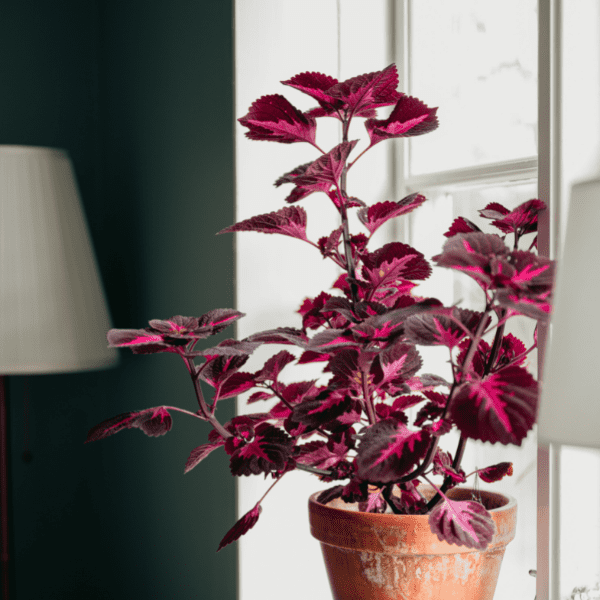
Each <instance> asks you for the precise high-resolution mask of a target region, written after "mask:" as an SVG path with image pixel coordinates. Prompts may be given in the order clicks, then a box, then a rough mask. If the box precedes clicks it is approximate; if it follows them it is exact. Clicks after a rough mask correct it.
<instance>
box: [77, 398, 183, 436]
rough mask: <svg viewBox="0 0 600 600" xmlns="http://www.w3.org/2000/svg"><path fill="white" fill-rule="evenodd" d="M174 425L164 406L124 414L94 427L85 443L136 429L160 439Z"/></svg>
mask: <svg viewBox="0 0 600 600" xmlns="http://www.w3.org/2000/svg"><path fill="white" fill-rule="evenodd" d="M172 425H173V420H172V419H171V415H170V414H169V412H168V411H167V409H166V408H165V407H164V406H158V407H155V408H147V409H146V410H142V411H139V412H127V413H122V414H120V415H117V416H116V417H113V418H112V419H107V420H106V421H102V423H100V424H98V425H96V426H95V427H92V429H90V430H89V432H88V435H87V438H86V440H85V443H86V444H87V443H88V442H95V441H97V440H103V439H104V438H107V437H109V436H111V435H114V434H115V433H118V432H119V431H123V429H134V428H137V429H141V430H142V431H143V432H144V433H145V434H146V435H148V436H150V437H158V436H160V435H164V434H165V433H167V431H169V430H170V429H171V426H172Z"/></svg>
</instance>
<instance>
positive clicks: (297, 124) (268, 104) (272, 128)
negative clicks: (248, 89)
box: [238, 94, 317, 145]
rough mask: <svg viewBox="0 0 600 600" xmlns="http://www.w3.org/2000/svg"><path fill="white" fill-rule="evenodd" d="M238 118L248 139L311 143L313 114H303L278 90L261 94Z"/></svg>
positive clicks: (312, 140) (313, 128)
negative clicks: (245, 128) (267, 94)
mask: <svg viewBox="0 0 600 600" xmlns="http://www.w3.org/2000/svg"><path fill="white" fill-rule="evenodd" d="M238 121H239V122H240V123H241V124H242V125H243V126H244V127H247V128H248V131H247V132H246V137H247V138H249V139H251V140H268V141H273V142H280V143H282V144H293V143H295V142H308V143H309V144H313V145H314V144H315V135H316V127H317V124H316V122H315V120H314V118H313V117H310V116H307V115H305V114H304V113H303V112H302V111H300V110H298V109H297V108H296V107H295V106H293V105H292V104H290V102H288V100H286V99H285V98H284V97H283V96H282V95H280V94H272V95H270V96H262V97H261V98H259V99H258V100H256V101H255V102H254V103H253V104H252V106H250V109H249V110H248V114H247V115H246V116H244V117H242V118H241V119H238Z"/></svg>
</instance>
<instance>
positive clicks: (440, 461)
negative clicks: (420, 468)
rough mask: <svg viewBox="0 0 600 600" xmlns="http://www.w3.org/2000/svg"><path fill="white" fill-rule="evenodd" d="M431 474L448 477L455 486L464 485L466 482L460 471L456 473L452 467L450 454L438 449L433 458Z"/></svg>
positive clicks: (463, 474)
mask: <svg viewBox="0 0 600 600" xmlns="http://www.w3.org/2000/svg"><path fill="white" fill-rule="evenodd" d="M433 474H434V475H443V476H444V477H450V478H451V479H452V482H453V483H454V484H455V485H457V484H460V483H464V482H465V481H466V480H467V478H466V477H465V473H464V471H463V470H462V469H460V470H459V471H457V470H456V469H454V467H453V466H452V457H451V456H450V454H449V453H448V452H444V451H443V450H440V449H439V448H438V449H437V451H436V453H435V456H434V457H433Z"/></svg>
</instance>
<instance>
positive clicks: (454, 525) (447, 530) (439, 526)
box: [429, 498, 496, 550]
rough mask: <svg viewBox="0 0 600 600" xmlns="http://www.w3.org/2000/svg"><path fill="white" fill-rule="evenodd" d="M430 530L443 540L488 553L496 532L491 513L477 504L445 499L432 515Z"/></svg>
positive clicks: (430, 516) (469, 501)
mask: <svg viewBox="0 0 600 600" xmlns="http://www.w3.org/2000/svg"><path fill="white" fill-rule="evenodd" d="M429 526H430V528H431V531H432V532H433V533H435V535H437V537H438V539H439V540H440V541H446V542H448V543H449V544H456V545H457V546H466V547H467V548H474V549H475V550H485V549H486V548H487V547H488V546H489V544H490V542H491V541H492V538H493V537H494V533H495V531H496V525H495V524H494V521H493V520H492V517H491V516H490V514H489V513H488V511H487V510H486V509H485V508H484V507H483V506H482V505H481V504H479V503H478V502H473V501H471V500H450V499H449V498H444V499H443V501H442V502H441V504H439V505H438V506H436V507H435V508H434V509H433V510H432V511H431V514H430V515H429Z"/></svg>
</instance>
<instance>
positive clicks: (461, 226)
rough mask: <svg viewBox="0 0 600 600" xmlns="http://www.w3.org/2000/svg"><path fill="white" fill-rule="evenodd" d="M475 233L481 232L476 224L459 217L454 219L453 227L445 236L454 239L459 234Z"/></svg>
mask: <svg viewBox="0 0 600 600" xmlns="http://www.w3.org/2000/svg"><path fill="white" fill-rule="evenodd" d="M475 231H481V229H479V227H477V225H475V223H472V222H471V221H469V219H465V218H464V217H458V218H456V219H454V222H453V223H452V226H451V227H450V229H448V231H446V233H445V234H444V235H445V236H446V237H453V236H455V235H456V234H458V233H473V232H475Z"/></svg>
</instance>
